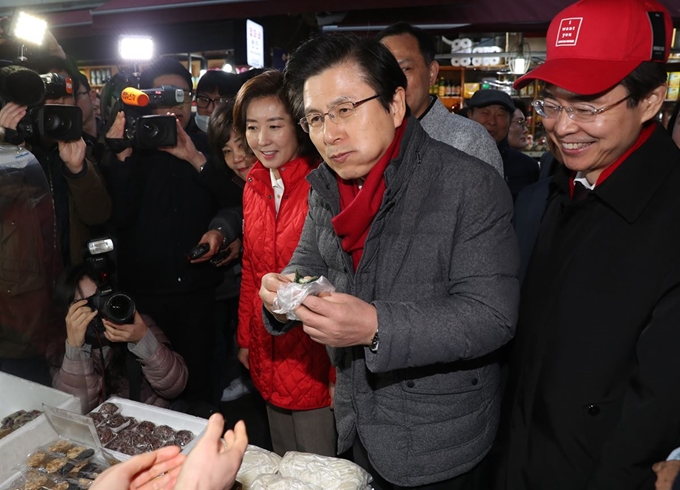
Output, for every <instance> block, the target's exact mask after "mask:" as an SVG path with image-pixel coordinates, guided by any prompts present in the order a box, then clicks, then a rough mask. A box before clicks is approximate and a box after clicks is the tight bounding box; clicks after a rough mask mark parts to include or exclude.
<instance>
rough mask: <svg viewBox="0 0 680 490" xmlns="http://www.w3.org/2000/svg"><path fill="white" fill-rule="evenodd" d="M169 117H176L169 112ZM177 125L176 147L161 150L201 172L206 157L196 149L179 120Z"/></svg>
mask: <svg viewBox="0 0 680 490" xmlns="http://www.w3.org/2000/svg"><path fill="white" fill-rule="evenodd" d="M168 115H169V116H170V115H172V116H174V114H173V113H171V112H169V113H168ZM175 124H176V125H177V144H176V145H175V146H166V147H163V148H159V150H163V151H165V152H167V153H170V154H171V155H174V156H176V157H177V158H179V159H180V160H186V161H187V162H189V163H190V164H191V166H192V167H194V168H195V169H196V171H197V172H200V171H201V167H202V166H203V165H205V162H207V159H206V158H205V155H203V153H201V152H200V151H198V150H197V149H196V145H194V142H193V141H192V140H191V138H190V137H189V135H188V134H187V132H186V131H184V128H183V127H182V125H181V124H180V122H179V120H178V119H175Z"/></svg>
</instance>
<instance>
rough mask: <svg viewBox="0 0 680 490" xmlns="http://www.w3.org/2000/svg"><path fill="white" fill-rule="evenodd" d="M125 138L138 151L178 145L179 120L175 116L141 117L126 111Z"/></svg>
mask: <svg viewBox="0 0 680 490" xmlns="http://www.w3.org/2000/svg"><path fill="white" fill-rule="evenodd" d="M125 137H126V138H127V139H128V140H130V142H131V143H132V148H135V149H137V150H153V149H156V148H162V147H164V146H175V145H177V120H176V119H175V118H174V117H173V116H156V115H140V114H139V111H137V110H136V108H135V109H130V108H127V107H126V109H125Z"/></svg>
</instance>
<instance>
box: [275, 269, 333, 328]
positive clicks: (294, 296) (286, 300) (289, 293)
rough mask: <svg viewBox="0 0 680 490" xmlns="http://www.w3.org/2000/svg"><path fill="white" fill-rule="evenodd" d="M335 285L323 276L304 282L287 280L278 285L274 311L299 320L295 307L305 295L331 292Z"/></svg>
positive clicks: (290, 318)
mask: <svg viewBox="0 0 680 490" xmlns="http://www.w3.org/2000/svg"><path fill="white" fill-rule="evenodd" d="M334 291H335V286H333V284H331V282H330V281H329V280H328V279H326V278H325V277H324V276H321V277H320V278H318V279H316V280H315V281H311V282H308V283H305V284H300V283H297V282H289V283H286V284H283V285H281V286H279V290H278V291H277V295H276V298H275V299H274V303H273V306H274V313H276V314H279V315H283V314H285V315H286V318H288V319H289V320H299V318H298V317H297V315H296V314H295V312H294V311H293V310H294V309H295V308H297V307H298V306H300V305H301V304H302V302H303V301H304V300H305V298H306V297H307V296H310V295H311V296H318V295H319V294H321V293H333V292H334Z"/></svg>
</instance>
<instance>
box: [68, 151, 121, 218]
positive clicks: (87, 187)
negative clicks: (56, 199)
mask: <svg viewBox="0 0 680 490" xmlns="http://www.w3.org/2000/svg"><path fill="white" fill-rule="evenodd" d="M64 175H66V182H67V183H68V187H69V191H70V193H71V198H72V200H73V205H74V207H75V211H76V213H78V216H79V217H80V219H81V221H82V222H83V223H85V224H86V225H88V226H93V225H101V224H103V223H105V222H106V221H107V220H108V219H109V218H110V217H111V209H112V204H111V198H110V197H109V193H108V191H107V190H106V185H105V184H104V179H103V177H102V176H101V174H100V173H99V171H98V170H97V168H96V167H95V166H94V164H93V163H92V161H91V160H90V159H89V158H86V159H85V171H84V172H82V174H78V176H73V174H70V173H69V172H68V171H67V170H65V171H64Z"/></svg>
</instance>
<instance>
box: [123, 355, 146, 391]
mask: <svg viewBox="0 0 680 490" xmlns="http://www.w3.org/2000/svg"><path fill="white" fill-rule="evenodd" d="M125 364H126V366H125V368H126V371H127V379H128V385H129V390H130V394H129V397H130V400H132V401H135V402H141V401H142V366H141V364H139V362H138V361H137V357H135V355H134V354H133V353H132V352H128V353H127V358H126V359H125Z"/></svg>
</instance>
